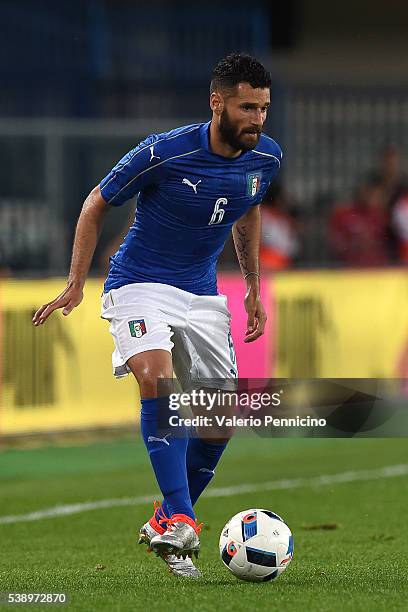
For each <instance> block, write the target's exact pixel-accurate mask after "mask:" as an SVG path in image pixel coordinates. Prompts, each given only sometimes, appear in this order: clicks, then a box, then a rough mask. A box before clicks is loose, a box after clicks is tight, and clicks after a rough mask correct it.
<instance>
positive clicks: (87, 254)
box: [33, 134, 164, 325]
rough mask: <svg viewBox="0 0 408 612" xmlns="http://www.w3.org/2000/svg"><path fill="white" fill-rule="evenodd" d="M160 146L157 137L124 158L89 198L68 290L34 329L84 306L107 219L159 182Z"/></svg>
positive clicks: (44, 312) (44, 308)
mask: <svg viewBox="0 0 408 612" xmlns="http://www.w3.org/2000/svg"><path fill="white" fill-rule="evenodd" d="M160 143H161V139H160V140H159V137H158V136H157V135H156V134H152V135H151V136H149V137H148V138H146V140H144V141H143V142H141V143H140V144H139V145H138V146H137V147H135V148H134V149H132V150H131V151H129V152H128V153H127V154H126V155H125V156H124V157H122V159H121V160H120V161H119V162H118V163H117V164H116V166H115V167H114V168H112V170H111V171H110V173H109V174H108V175H107V176H106V177H105V178H104V179H103V180H102V181H101V183H100V185H98V186H97V187H95V188H94V189H93V190H92V191H91V193H90V194H89V196H88V197H87V198H86V200H85V202H84V205H83V207H82V211H81V214H80V216H79V219H78V224H77V227H76V232H75V239H74V246H73V250H72V259H71V269H70V272H69V276H68V283H67V286H66V287H65V289H64V291H63V292H62V293H60V295H58V296H57V297H56V298H55V299H54V300H52V301H51V302H48V303H47V304H43V306H41V308H39V309H38V310H37V312H36V313H35V315H34V317H33V323H34V325H42V324H43V323H44V322H45V321H46V320H47V319H48V317H49V316H50V314H51V313H52V312H54V310H57V309H58V308H63V311H62V314H64V315H68V314H69V313H70V312H71V311H72V310H73V309H74V308H75V306H78V304H80V303H81V301H82V298H83V287H84V284H85V280H86V277H87V275H88V271H89V268H90V265H91V261H92V257H93V254H94V251H95V248H96V244H97V242H98V238H99V234H100V232H101V229H102V222H103V219H104V217H105V215H106V213H107V212H108V210H110V209H111V208H113V207H115V206H121V205H122V204H124V203H125V202H127V201H128V200H129V199H130V198H133V197H134V196H135V195H136V194H137V193H138V192H139V191H141V190H142V189H144V188H145V187H148V186H149V185H152V184H154V182H155V181H157V179H158V173H157V169H158V168H159V167H161V164H162V160H163V159H164V158H163V157H162V154H161V151H160Z"/></svg>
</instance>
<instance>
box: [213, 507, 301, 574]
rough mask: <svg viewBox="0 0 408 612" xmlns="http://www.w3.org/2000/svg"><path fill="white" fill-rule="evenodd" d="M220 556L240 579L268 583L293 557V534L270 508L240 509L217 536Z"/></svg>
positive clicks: (282, 570)
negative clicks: (218, 537)
mask: <svg viewBox="0 0 408 612" xmlns="http://www.w3.org/2000/svg"><path fill="white" fill-rule="evenodd" d="M220 555H221V559H222V561H223V563H224V564H225V565H226V566H227V567H228V569H229V570H230V571H231V572H232V573H233V574H234V576H236V577H237V578H240V579H241V580H247V581H249V582H267V581H268V580H273V579H274V578H277V577H278V576H280V575H281V574H282V573H283V572H284V571H285V569H286V568H287V567H288V565H289V563H290V562H291V560H292V557H293V535H292V533H291V531H290V529H289V527H288V526H287V525H286V523H285V521H284V520H283V518H281V517H280V516H279V515H278V514H275V513H274V512H271V511H270V510H261V509H259V508H256V509H251V510H243V511H242V512H238V514H236V515H235V516H233V517H232V519H231V520H230V521H228V523H227V524H226V525H225V527H224V529H223V530H222V532H221V536H220Z"/></svg>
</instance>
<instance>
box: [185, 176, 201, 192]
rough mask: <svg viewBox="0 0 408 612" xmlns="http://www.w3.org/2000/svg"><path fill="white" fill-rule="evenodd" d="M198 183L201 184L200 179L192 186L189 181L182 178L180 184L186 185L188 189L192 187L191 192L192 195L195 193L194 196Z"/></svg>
mask: <svg viewBox="0 0 408 612" xmlns="http://www.w3.org/2000/svg"><path fill="white" fill-rule="evenodd" d="M199 183H201V179H200V180H199V181H197V183H196V184H194V183H192V182H191V181H189V179H188V178H183V180H182V184H183V185H188V186H189V187H192V189H193V191H194V193H195V194H196V193H197V185H198V184H199Z"/></svg>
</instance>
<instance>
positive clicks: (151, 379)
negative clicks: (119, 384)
mask: <svg viewBox="0 0 408 612" xmlns="http://www.w3.org/2000/svg"><path fill="white" fill-rule="evenodd" d="M135 377H136V380H137V382H138V384H139V387H140V395H141V397H142V398H149V397H158V396H159V395H160V396H163V395H165V394H166V393H165V381H166V380H169V379H171V373H170V372H167V371H166V370H163V369H160V368H155V367H149V366H145V367H142V368H140V370H139V371H138V372H135Z"/></svg>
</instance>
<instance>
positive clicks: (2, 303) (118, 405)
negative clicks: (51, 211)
mask: <svg viewBox="0 0 408 612" xmlns="http://www.w3.org/2000/svg"><path fill="white" fill-rule="evenodd" d="M65 284H66V281H65V280H64V279H52V280H36V281H17V280H2V281H1V282H0V312H1V315H0V317H1V319H0V333H1V343H2V347H3V351H2V357H1V387H0V435H4V434H17V433H25V432H42V431H49V430H60V429H83V428H94V427H109V426H116V425H122V424H131V423H135V422H136V420H137V419H138V417H139V396H138V388H137V385H136V382H135V380H134V378H133V377H132V376H128V377H126V378H124V379H121V380H119V381H118V380H115V379H114V377H113V375H112V366H111V353H112V350H113V341H112V338H111V335H110V333H109V329H108V328H109V324H108V322H107V321H104V320H102V319H101V318H100V294H101V290H102V282H101V281H100V280H96V279H90V280H88V282H87V284H86V287H85V297H84V300H83V302H82V303H81V305H80V306H79V307H78V308H76V309H75V310H74V311H73V312H72V313H71V314H70V315H69V316H67V317H64V316H63V315H62V313H61V311H58V312H54V313H53V314H52V315H51V317H50V318H49V319H48V321H47V322H46V323H45V324H44V325H43V326H41V327H37V328H36V327H34V326H33V325H32V323H31V318H32V315H33V313H34V311H35V310H36V309H37V308H38V307H39V306H40V305H41V304H43V303H45V302H47V301H50V300H51V299H52V298H54V297H55V296H56V295H58V294H59V293H60V292H61V291H62V290H63V288H64V287H65Z"/></svg>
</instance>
